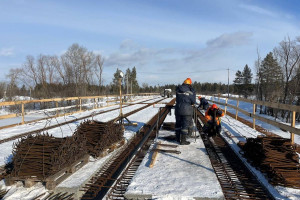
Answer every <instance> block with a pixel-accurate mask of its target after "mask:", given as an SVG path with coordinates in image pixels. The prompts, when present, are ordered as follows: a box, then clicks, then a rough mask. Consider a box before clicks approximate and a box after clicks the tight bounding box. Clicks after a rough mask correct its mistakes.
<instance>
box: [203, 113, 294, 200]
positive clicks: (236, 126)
mask: <svg viewBox="0 0 300 200" xmlns="http://www.w3.org/2000/svg"><path fill="white" fill-rule="evenodd" d="M202 113H203V114H204V111H202ZM222 130H223V131H222V134H221V135H222V136H223V138H225V139H226V141H227V143H228V144H229V145H230V146H231V148H232V149H233V150H234V151H235V152H236V153H237V155H239V157H240V158H241V159H242V160H243V162H244V163H246V165H247V166H248V168H249V169H250V170H251V171H252V172H253V173H254V174H255V175H256V176H257V177H258V178H259V180H260V182H262V183H263V184H264V185H265V186H266V187H267V188H268V190H269V191H270V192H271V193H272V194H273V195H274V196H275V197H276V199H292V200H296V199H300V189H293V188H286V187H281V186H276V187H274V186H272V185H271V184H269V183H268V180H267V179H266V178H265V176H264V175H263V174H262V173H261V172H260V171H258V170H257V169H255V168H254V167H252V166H251V164H249V163H248V162H247V160H246V159H245V158H243V157H242V156H241V154H240V153H239V152H240V151H241V149H240V147H239V146H238V145H237V143H238V142H240V141H241V142H245V141H246V138H248V137H250V138H256V137H257V136H258V135H262V134H261V133H260V132H258V131H256V130H254V129H252V128H250V127H249V126H246V125H245V124H243V123H241V122H240V121H237V120H235V119H234V118H232V117H230V116H228V115H225V116H224V117H222ZM226 130H228V131H229V132H230V133H231V134H232V136H238V137H228V135H227V134H225V133H224V131H226ZM240 136H242V137H240Z"/></svg>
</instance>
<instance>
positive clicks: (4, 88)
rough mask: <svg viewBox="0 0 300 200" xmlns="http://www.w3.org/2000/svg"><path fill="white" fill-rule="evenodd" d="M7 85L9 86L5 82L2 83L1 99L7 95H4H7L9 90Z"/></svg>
mask: <svg viewBox="0 0 300 200" xmlns="http://www.w3.org/2000/svg"><path fill="white" fill-rule="evenodd" d="M6 85H7V84H6V83H5V82H0V98H3V97H5V95H6V94H4V93H6V88H7V86H6Z"/></svg>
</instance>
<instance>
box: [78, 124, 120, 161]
mask: <svg viewBox="0 0 300 200" xmlns="http://www.w3.org/2000/svg"><path fill="white" fill-rule="evenodd" d="M123 131H124V129H123V127H122V125H121V124H115V123H112V122H106V123H105V122H98V121H90V120H87V121H84V122H82V123H81V124H80V125H79V126H78V127H77V129H76V131H75V133H77V134H79V135H84V136H85V137H86V138H87V143H86V145H87V150H88V153H89V154H90V155H91V156H93V157H99V156H100V155H101V153H102V152H103V151H104V150H106V149H107V148H109V147H110V146H111V145H112V144H114V143H116V142H119V141H121V140H122V139H123Z"/></svg>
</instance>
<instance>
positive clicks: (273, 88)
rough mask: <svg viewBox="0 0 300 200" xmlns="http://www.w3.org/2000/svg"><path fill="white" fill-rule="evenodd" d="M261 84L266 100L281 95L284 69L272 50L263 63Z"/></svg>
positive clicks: (271, 99)
mask: <svg viewBox="0 0 300 200" xmlns="http://www.w3.org/2000/svg"><path fill="white" fill-rule="evenodd" d="M260 73H261V85H262V92H263V96H264V100H265V101H273V100H275V98H277V97H279V96H280V86H281V84H282V78H283V75H282V70H281V67H280V66H279V64H278V62H277V60H276V59H275V58H274V57H273V53H272V52H270V53H268V54H267V56H266V57H265V58H264V60H263V61H262V64H261V70H260Z"/></svg>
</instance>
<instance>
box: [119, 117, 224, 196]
mask: <svg viewBox="0 0 300 200" xmlns="http://www.w3.org/2000/svg"><path fill="white" fill-rule="evenodd" d="M173 118H174V115H173ZM166 121H175V119H174V120H172V119H171V120H170V118H169V119H168V120H166ZM197 134H199V133H197ZM168 135H174V132H173V131H164V130H161V131H160V132H159V137H158V140H157V141H161V143H163V144H177V142H175V141H174V142H170V141H166V140H164V139H162V137H164V136H168ZM188 140H189V141H190V142H191V144H190V145H179V146H178V147H177V148H176V150H178V151H180V152H181V154H174V153H165V152H164V153H159V154H158V156H157V160H156V162H155V165H154V167H153V168H149V164H150V162H151V157H152V152H148V154H147V155H146V156H145V158H144V160H143V162H142V163H141V165H140V167H139V168H138V170H137V172H136V174H135V176H134V177H133V179H132V181H131V184H130V185H129V187H128V189H127V191H126V193H125V197H126V198H127V199H224V195H223V192H222V189H221V186H220V184H219V182H218V179H217V177H216V175H215V172H214V170H213V168H212V166H211V163H210V160H209V158H208V155H207V152H206V149H205V147H204V144H203V141H202V140H201V139H200V138H198V139H197V140H196V142H195V139H194V138H190V139H188ZM153 146H155V145H153ZM160 148H163V149H173V148H169V147H160Z"/></svg>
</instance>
